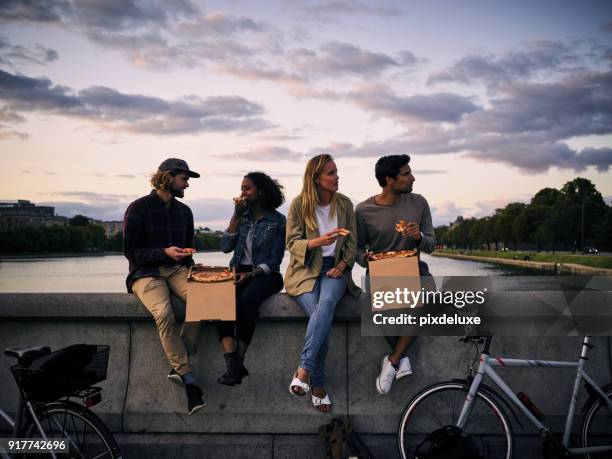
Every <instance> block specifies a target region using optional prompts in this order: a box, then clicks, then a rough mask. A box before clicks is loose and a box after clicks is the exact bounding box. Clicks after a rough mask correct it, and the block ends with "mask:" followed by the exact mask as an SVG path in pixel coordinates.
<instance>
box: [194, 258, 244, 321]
mask: <svg viewBox="0 0 612 459" xmlns="http://www.w3.org/2000/svg"><path fill="white" fill-rule="evenodd" d="M226 270H227V268H225V267H222V266H192V267H191V268H189V274H188V275H187V311H186V313H185V322H198V321H200V320H236V286H235V285H234V280H233V279H230V280H227V281H224V282H196V281H193V280H191V274H192V273H195V272H207V273H216V272H223V271H226Z"/></svg>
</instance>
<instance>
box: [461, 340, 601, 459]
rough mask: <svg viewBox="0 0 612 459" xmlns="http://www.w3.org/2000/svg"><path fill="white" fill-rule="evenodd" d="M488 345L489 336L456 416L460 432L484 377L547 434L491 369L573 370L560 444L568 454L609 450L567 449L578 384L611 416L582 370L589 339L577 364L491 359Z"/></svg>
mask: <svg viewBox="0 0 612 459" xmlns="http://www.w3.org/2000/svg"><path fill="white" fill-rule="evenodd" d="M490 342H491V337H488V338H486V343H485V348H484V349H483V352H482V353H481V354H480V363H479V365H478V371H477V372H476V376H474V379H473V381H472V384H471V386H470V390H469V392H468V395H467V397H466V398H465V403H464V404H463V408H462V409H461V414H460V415H459V419H458V421H457V427H459V428H461V429H463V428H464V427H465V424H466V422H467V419H468V417H469V415H470V412H471V410H472V406H473V404H474V399H475V398H476V394H477V392H478V389H479V387H480V384H481V382H482V380H483V378H484V376H485V375H487V376H489V377H490V378H491V380H492V381H493V382H494V383H495V384H496V385H497V387H499V388H500V389H501V390H502V392H503V393H504V394H506V396H507V397H508V398H509V399H510V401H511V402H512V403H513V404H514V405H515V406H516V407H518V409H519V410H520V411H521V412H522V413H523V414H524V415H525V416H526V417H527V419H528V420H529V421H530V422H531V423H532V424H533V425H534V426H535V427H536V428H537V429H538V431H539V432H540V434H544V433H546V432H548V430H549V428H548V427H547V426H545V425H544V424H542V423H541V422H540V421H539V420H538V419H537V418H536V417H535V416H534V415H533V414H532V413H531V412H530V411H529V410H528V409H527V407H526V406H525V405H524V404H523V403H522V402H521V401H520V399H519V398H518V397H517V396H516V395H515V394H514V392H513V391H512V389H511V388H510V386H508V384H506V382H505V381H504V380H503V378H502V377H501V376H499V375H498V374H497V372H496V371H495V370H494V369H493V367H494V366H500V367H545V368H576V369H577V374H576V381H575V383H574V389H573V392H572V398H571V400H570V405H569V409H568V413H567V419H566V422H565V430H564V432H563V440H562V444H563V447H565V448H566V449H567V450H568V451H569V453H570V454H584V453H599V452H604V451H612V445H609V446H590V447H586V448H570V447H569V443H570V435H571V432H572V425H573V422H574V414H575V412H576V403H577V398H578V391H579V390H580V382H581V381H582V379H584V380H585V381H586V383H587V384H588V385H589V386H590V387H592V388H593V390H594V391H595V392H596V393H597V394H599V395H600V396H601V397H602V399H603V400H605V401H606V404H607V407H608V410H609V412H610V413H612V400H610V399H609V398H608V397H607V396H606V394H605V393H604V391H603V390H602V389H601V387H599V386H598V385H597V383H595V381H593V379H592V378H591V377H590V376H589V375H588V374H587V373H586V371H585V370H584V365H585V362H586V360H587V358H586V356H587V353H588V350H589V349H590V348H591V347H592V345H590V344H589V337H588V336H586V337H585V338H584V341H583V343H582V353H581V355H580V359H579V360H578V361H577V362H561V361H554V360H527V359H506V358H503V357H490V356H489V344H490Z"/></svg>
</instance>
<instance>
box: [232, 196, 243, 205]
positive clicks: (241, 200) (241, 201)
mask: <svg viewBox="0 0 612 459" xmlns="http://www.w3.org/2000/svg"><path fill="white" fill-rule="evenodd" d="M233 199H234V204H236V205H238V206H239V205H241V204H243V203H244V202H245V201H246V198H243V197H242V196H238V197H237V198H233Z"/></svg>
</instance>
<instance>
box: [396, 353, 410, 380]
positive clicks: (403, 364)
mask: <svg viewBox="0 0 612 459" xmlns="http://www.w3.org/2000/svg"><path fill="white" fill-rule="evenodd" d="M411 374H412V365H410V359H409V358H408V357H402V358H401V359H400V361H399V370H397V374H396V375H395V379H401V378H403V377H404V376H408V375H411Z"/></svg>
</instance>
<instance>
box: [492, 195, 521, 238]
mask: <svg viewBox="0 0 612 459" xmlns="http://www.w3.org/2000/svg"><path fill="white" fill-rule="evenodd" d="M498 210H499V212H498V216H497V221H496V223H495V230H496V231H497V234H498V235H499V237H500V238H501V240H502V241H503V243H504V246H505V247H508V246H509V245H512V248H513V249H516V242H517V238H516V237H515V236H516V234H515V231H514V222H515V220H516V219H517V218H518V217H519V216H520V215H521V213H522V212H523V211H524V210H525V204H523V203H522V202H512V203H510V204H508V205H507V206H506V207H504V208H503V209H498ZM510 243H512V244H510Z"/></svg>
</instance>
